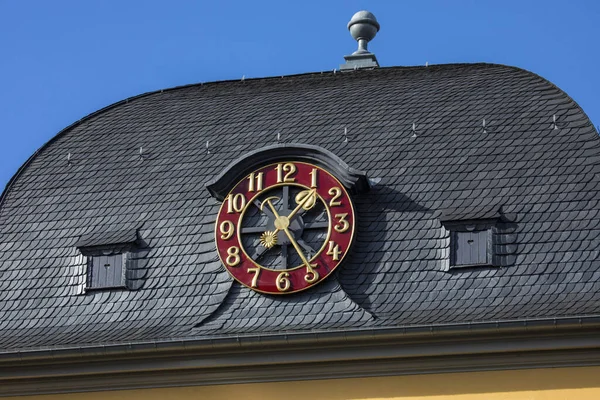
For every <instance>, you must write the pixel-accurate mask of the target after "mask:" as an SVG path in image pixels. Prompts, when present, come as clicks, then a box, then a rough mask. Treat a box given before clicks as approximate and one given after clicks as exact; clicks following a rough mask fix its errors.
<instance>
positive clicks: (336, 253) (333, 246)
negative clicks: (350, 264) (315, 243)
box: [327, 240, 342, 261]
mask: <svg viewBox="0 0 600 400" xmlns="http://www.w3.org/2000/svg"><path fill="white" fill-rule="evenodd" d="M341 253H342V252H341V251H340V246H339V245H338V244H337V243H335V242H334V241H333V240H330V241H329V248H328V249H327V255H328V256H331V258H332V259H333V261H339V260H340V254H341Z"/></svg>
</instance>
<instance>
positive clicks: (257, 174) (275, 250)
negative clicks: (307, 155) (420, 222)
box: [215, 162, 355, 294]
mask: <svg viewBox="0 0 600 400" xmlns="http://www.w3.org/2000/svg"><path fill="white" fill-rule="evenodd" d="M354 224H355V217H354V207H353V206H352V202H351V200H350V197H349V196H348V193H347V192H346V189H345V188H344V186H342V184H340V182H339V181H338V180H337V179H336V178H335V177H333V175H331V174H330V173H329V172H327V171H326V170H324V169H322V168H320V167H317V166H315V165H311V164H308V163H303V162H282V163H278V164H272V165H268V166H265V167H262V168H260V169H258V170H256V171H254V172H252V173H250V174H249V175H248V176H246V177H245V178H244V179H242V180H241V181H240V182H239V183H238V184H237V185H236V186H235V187H234V188H233V189H232V190H231V192H230V193H229V194H228V195H227V197H226V198H225V200H224V201H223V204H222V205H221V209H220V210H219V216H218V218H217V223H216V231H215V236H216V243H217V251H218V253H219V257H220V258H221V261H222V262H223V265H224V266H225V268H226V269H227V271H229V273H230V274H231V275H232V276H233V277H234V278H235V279H236V280H237V281H238V282H240V283H241V284H243V285H245V286H247V287H249V288H251V289H253V290H256V291H259V292H263V293H271V294H284V293H294V292H298V291H300V290H304V289H308V288H309V287H311V286H313V285H315V284H317V283H318V282H320V281H322V280H323V279H325V278H327V276H329V275H330V274H331V273H332V272H333V270H335V268H337V266H338V265H339V264H340V263H341V262H342V260H343V259H344V257H345V256H346V254H347V253H348V251H349V250H350V245H351V243H352V239H353V237H354Z"/></svg>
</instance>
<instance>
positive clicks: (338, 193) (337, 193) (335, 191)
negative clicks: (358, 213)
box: [329, 186, 342, 207]
mask: <svg viewBox="0 0 600 400" xmlns="http://www.w3.org/2000/svg"><path fill="white" fill-rule="evenodd" d="M329 195H330V196H333V197H332V198H331V200H329V207H337V206H341V205H342V202H341V201H338V199H339V198H340V197H342V189H340V188H339V187H337V186H334V187H332V188H331V189H329Z"/></svg>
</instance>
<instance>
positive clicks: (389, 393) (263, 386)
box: [0, 367, 600, 400]
mask: <svg viewBox="0 0 600 400" xmlns="http://www.w3.org/2000/svg"><path fill="white" fill-rule="evenodd" d="M0 392H1V390H0ZM9 399H15V400H24V399H28V400H32V399H39V400H59V399H60V400H80V399H81V400H137V399H140V400H142V399H143V400H171V399H172V400H188V399H189V400H192V399H194V400H199V399H244V400H254V399H256V400H258V399H260V400H275V399H278V400H279V399H286V400H300V399H302V400H320V399H323V400H342V399H343V400H349V399H350V400H367V399H369V400H375V399H377V400H379V399H381V400H383V399H385V400H400V399H403V400H404V399H407V400H409V399H410V400H418V399H427V400H437V399H452V400H467V399H468V400H473V399H484V400H497V399H503V400H505V399H509V400H513V399H515V400H516V399H519V400H525V399H527V400H558V399H560V400H565V399H576V400H599V399H600V367H578V368H554V369H537V370H531V369H530V370H517V371H494V372H476V373H454V374H434V375H411V376H394V377H378V378H360V379H331V380H319V381H298V382H277V383H253V384H239V385H215V386H197V387H181V388H164V389H143V390H121V391H110V392H97V393H74V394H57V395H45V396H31V397H12V398H9Z"/></svg>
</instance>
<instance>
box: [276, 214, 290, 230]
mask: <svg viewBox="0 0 600 400" xmlns="http://www.w3.org/2000/svg"><path fill="white" fill-rule="evenodd" d="M288 226H290V220H289V218H288V217H286V216H285V215H280V216H279V217H278V218H276V219H275V228H277V229H281V230H285V229H287V227H288Z"/></svg>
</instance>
